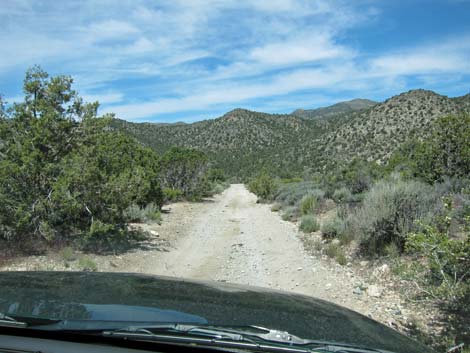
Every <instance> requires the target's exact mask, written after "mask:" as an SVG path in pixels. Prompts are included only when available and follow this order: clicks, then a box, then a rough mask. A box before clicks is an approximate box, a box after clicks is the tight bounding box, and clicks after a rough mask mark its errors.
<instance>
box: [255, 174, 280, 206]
mask: <svg viewBox="0 0 470 353" xmlns="http://www.w3.org/2000/svg"><path fill="white" fill-rule="evenodd" d="M276 189H277V185H276V182H275V181H274V179H273V178H271V176H269V175H268V174H266V173H261V174H259V175H258V176H257V177H256V178H254V179H252V180H251V181H250V182H249V183H248V190H250V191H251V192H252V193H254V194H255V195H257V196H258V197H259V198H260V199H261V200H270V199H271V198H272V197H273V195H274V193H275V191H276Z"/></svg>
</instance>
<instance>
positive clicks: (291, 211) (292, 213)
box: [282, 206, 298, 221]
mask: <svg viewBox="0 0 470 353" xmlns="http://www.w3.org/2000/svg"><path fill="white" fill-rule="evenodd" d="M297 211H298V210H297V207H294V206H290V207H287V208H286V209H285V210H284V212H283V213H282V219H283V220H284V221H290V220H293V219H294V218H295V217H296V216H297Z"/></svg>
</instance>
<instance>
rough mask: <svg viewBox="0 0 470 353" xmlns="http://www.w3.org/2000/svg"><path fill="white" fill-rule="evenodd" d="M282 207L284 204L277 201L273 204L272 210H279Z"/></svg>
mask: <svg viewBox="0 0 470 353" xmlns="http://www.w3.org/2000/svg"><path fill="white" fill-rule="evenodd" d="M281 208H282V205H281V204H280V203H278V202H276V203H275V204H273V205H272V206H271V211H272V212H278V211H280V210H281Z"/></svg>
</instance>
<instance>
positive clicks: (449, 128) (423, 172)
mask: <svg viewBox="0 0 470 353" xmlns="http://www.w3.org/2000/svg"><path fill="white" fill-rule="evenodd" d="M388 169H389V170H392V169H396V170H399V171H401V172H402V173H403V174H404V175H406V176H408V177H417V178H421V179H423V180H425V181H426V182H429V183H434V182H437V181H443V180H444V179H445V177H458V178H468V177H469V176H470V114H461V115H455V116H447V117H443V118H441V119H438V120H436V121H435V122H434V124H433V126H432V129H431V132H430V136H429V137H428V138H427V139H425V140H423V141H419V140H412V141H409V142H408V143H406V144H405V145H403V146H402V147H401V148H400V149H399V150H398V151H397V152H396V153H394V155H393V156H392V158H391V159H390V162H389V164H388Z"/></svg>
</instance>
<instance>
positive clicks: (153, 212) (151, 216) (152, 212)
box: [143, 203, 162, 223]
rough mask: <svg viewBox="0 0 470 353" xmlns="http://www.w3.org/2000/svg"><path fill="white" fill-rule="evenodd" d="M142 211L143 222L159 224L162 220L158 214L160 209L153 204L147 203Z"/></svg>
mask: <svg viewBox="0 0 470 353" xmlns="http://www.w3.org/2000/svg"><path fill="white" fill-rule="evenodd" d="M143 211H144V219H143V220H144V221H154V222H157V223H160V222H161V220H162V214H161V213H160V208H159V207H158V206H157V205H155V204H154V203H149V204H148V205H147V206H145V208H144V209H143Z"/></svg>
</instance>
